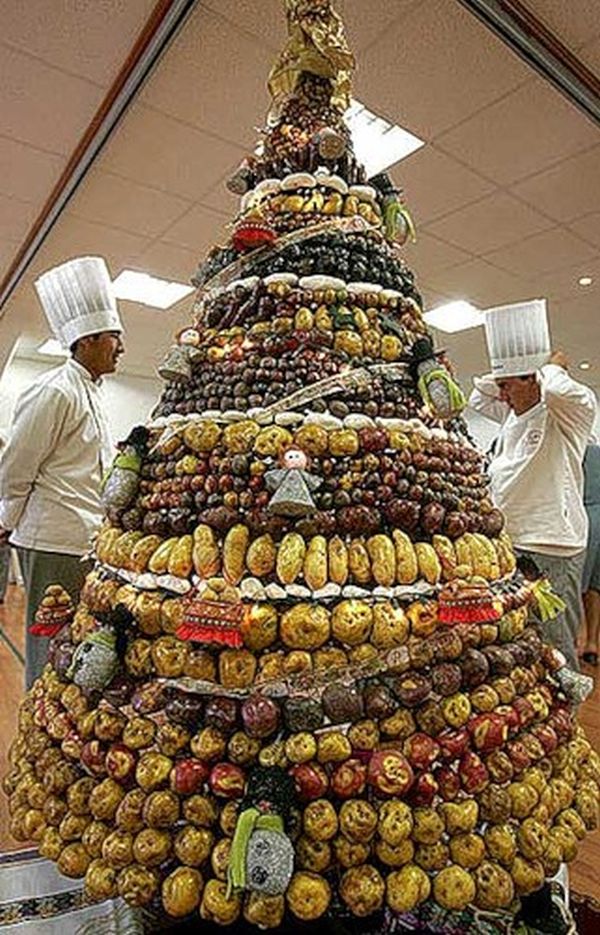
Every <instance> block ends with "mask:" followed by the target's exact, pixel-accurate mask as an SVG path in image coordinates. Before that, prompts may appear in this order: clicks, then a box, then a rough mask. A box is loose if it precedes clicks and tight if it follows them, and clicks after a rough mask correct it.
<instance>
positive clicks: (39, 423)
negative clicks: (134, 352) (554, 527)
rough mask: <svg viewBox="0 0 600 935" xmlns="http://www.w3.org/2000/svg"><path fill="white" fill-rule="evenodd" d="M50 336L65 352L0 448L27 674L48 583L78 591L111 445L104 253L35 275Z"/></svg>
mask: <svg viewBox="0 0 600 935" xmlns="http://www.w3.org/2000/svg"><path fill="white" fill-rule="evenodd" d="M35 287H36V290H37V293H38V296H39V299H40V301H41V304H42V307H43V310H44V313H45V315H46V318H47V319H48V323H49V325H50V328H51V330H52V332H53V334H54V336H55V337H56V338H57V339H58V341H60V343H61V344H62V345H63V347H64V348H65V349H66V350H68V351H69V352H70V357H69V358H68V359H67V361H66V362H65V363H64V364H62V366H60V367H57V368H55V369H53V370H49V371H48V372H47V373H44V374H43V375H42V376H41V377H40V378H39V379H38V380H37V381H36V382H35V383H34V384H32V385H31V386H29V387H28V388H27V389H26V390H25V392H24V393H23V394H22V395H21V396H20V398H19V400H18V401H17V404H16V408H15V413H14V418H13V423H12V427H11V432H10V439H9V442H8V444H7V445H6V447H5V448H4V450H3V452H2V455H1V458H0V535H1V536H2V537H3V538H5V539H6V538H10V543H11V545H13V546H15V547H16V548H17V550H18V554H19V561H20V564H21V569H22V573H23V579H24V583H25V588H26V592H27V634H26V647H25V648H26V673H25V675H26V684H27V686H28V687H29V686H30V685H31V684H32V682H33V681H34V679H35V678H37V676H38V675H39V674H40V672H41V671H42V669H43V667H44V665H45V660H46V654H47V644H48V640H47V639H45V638H44V637H42V636H34V635H33V634H31V633H30V632H29V628H30V625H31V623H32V622H33V619H34V615H35V611H36V609H37V606H38V604H39V602H40V601H41V599H42V597H43V594H44V591H45V589H46V587H47V586H48V585H50V584H61V585H62V586H63V587H64V588H65V589H66V590H67V591H69V592H70V594H71V596H72V598H73V599H74V600H76V599H77V596H78V593H79V589H80V587H81V585H82V583H83V580H84V577H85V574H86V572H87V570H88V565H87V563H85V562H82V557H83V556H84V555H85V554H86V553H87V551H88V549H89V546H90V539H91V536H92V534H93V533H94V532H95V530H96V529H97V528H98V526H99V524H100V521H101V519H102V509H101V503H100V485H101V480H102V475H103V473H104V471H105V470H106V469H107V468H108V467H109V466H110V464H111V461H112V457H113V451H112V442H111V438H110V432H109V429H108V423H107V418H106V415H105V412H104V404H103V399H102V377H103V376H104V374H108V373H113V372H114V370H115V369H116V367H117V362H118V359H119V356H120V355H121V354H122V353H123V344H122V339H121V334H122V331H123V328H122V325H121V320H120V318H119V313H118V310H117V303H116V300H115V296H114V293H113V289H112V283H111V280H110V275H109V272H108V269H107V266H106V263H105V262H104V260H103V259H102V258H101V257H81V258H78V259H75V260H70V261H69V262H67V263H63V264H62V265H61V266H58V267H56V268H55V269H52V270H50V271H49V272H47V273H44V275H43V276H41V277H40V278H39V279H38V280H37V281H36V283H35Z"/></svg>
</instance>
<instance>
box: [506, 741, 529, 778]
mask: <svg viewBox="0 0 600 935" xmlns="http://www.w3.org/2000/svg"><path fill="white" fill-rule="evenodd" d="M506 752H507V753H508V755H509V757H510V761H511V763H512V765H513V766H514V768H515V771H516V772H517V773H520V772H521V771H522V770H524V769H527V767H528V766H531V757H530V756H529V754H528V752H527V749H526V747H525V745H524V744H523V741H522V740H509V742H508V743H507V744H506Z"/></svg>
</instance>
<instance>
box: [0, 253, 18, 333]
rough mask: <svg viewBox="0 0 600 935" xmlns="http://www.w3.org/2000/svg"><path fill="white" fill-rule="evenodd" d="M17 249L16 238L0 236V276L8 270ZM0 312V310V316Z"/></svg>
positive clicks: (0, 314) (0, 315)
mask: <svg viewBox="0 0 600 935" xmlns="http://www.w3.org/2000/svg"><path fill="white" fill-rule="evenodd" d="M18 249H19V241H18V240H9V239H8V238H6V237H1V238H0V277H2V276H4V275H5V274H6V273H7V272H8V268H9V266H10V264H11V263H12V261H13V259H14V257H15V254H16V252H17V250H18ZM1 317H2V313H1V312H0V318H1Z"/></svg>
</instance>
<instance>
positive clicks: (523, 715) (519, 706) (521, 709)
mask: <svg viewBox="0 0 600 935" xmlns="http://www.w3.org/2000/svg"><path fill="white" fill-rule="evenodd" d="M512 706H513V708H514V709H515V711H516V712H517V714H518V716H519V723H520V725H521V727H527V725H528V724H531V722H532V721H534V720H535V708H534V707H533V705H532V703H531V701H529V699H528V698H525V697H524V696H523V695H518V696H517V697H516V698H515V700H514V701H513V703H512Z"/></svg>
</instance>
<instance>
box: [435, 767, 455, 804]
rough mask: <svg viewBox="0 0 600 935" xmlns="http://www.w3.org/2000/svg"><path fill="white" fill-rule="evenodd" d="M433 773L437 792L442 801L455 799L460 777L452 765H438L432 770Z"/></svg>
mask: <svg viewBox="0 0 600 935" xmlns="http://www.w3.org/2000/svg"><path fill="white" fill-rule="evenodd" d="M433 775H434V778H435V781H436V782H437V784H438V789H439V793H440V795H441V797H442V798H443V799H444V801H446V802H450V801H452V800H453V799H455V798H456V796H457V795H458V793H459V792H460V779H459V778H458V774H457V773H455V772H454V770H453V769H452V767H450V766H438V768H437V769H435V770H434V771H433Z"/></svg>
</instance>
